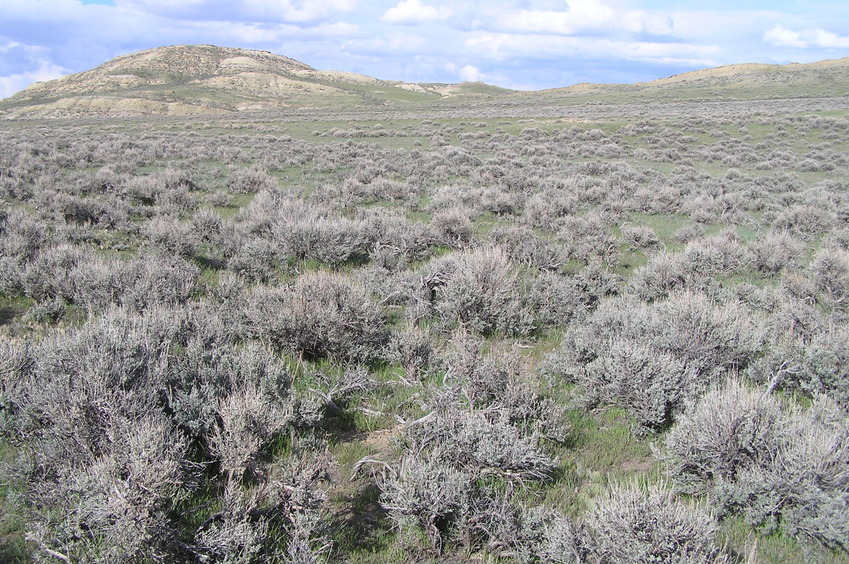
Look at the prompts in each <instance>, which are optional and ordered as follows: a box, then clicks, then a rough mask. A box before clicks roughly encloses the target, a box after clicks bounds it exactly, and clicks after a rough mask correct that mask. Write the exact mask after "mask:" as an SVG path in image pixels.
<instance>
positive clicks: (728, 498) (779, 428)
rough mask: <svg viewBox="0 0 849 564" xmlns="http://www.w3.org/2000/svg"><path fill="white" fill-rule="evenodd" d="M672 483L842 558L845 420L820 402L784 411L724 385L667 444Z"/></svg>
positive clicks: (848, 452) (845, 539)
mask: <svg viewBox="0 0 849 564" xmlns="http://www.w3.org/2000/svg"><path fill="white" fill-rule="evenodd" d="M665 442H666V450H665V454H664V456H665V458H666V460H667V462H668V464H669V471H670V474H671V476H672V477H673V479H675V481H676V482H677V483H678V484H680V485H681V486H682V487H684V488H686V489H688V490H690V491H708V492H709V493H710V496H709V499H710V501H711V502H712V503H713V504H715V505H716V506H717V507H718V508H719V509H720V510H721V511H723V512H725V513H741V514H742V515H743V516H744V517H745V518H746V520H747V521H749V522H750V523H752V524H754V525H757V526H760V527H764V528H766V529H775V528H778V527H780V528H781V529H782V530H783V531H784V532H785V533H787V534H789V535H792V536H796V537H798V538H800V539H801V540H803V541H805V542H809V543H812V544H817V545H823V546H826V547H829V548H835V549H839V550H842V551H844V552H846V551H847V550H849V529H847V527H846V520H845V518H844V517H845V515H846V511H847V509H849V481H847V476H846V472H845V467H846V464H847V463H849V458H847V457H849V448H847V447H849V418H847V416H846V413H845V412H843V411H841V410H840V409H839V408H838V407H837V405H835V404H834V402H833V401H831V400H830V399H828V398H826V397H823V396H819V397H817V398H816V399H815V400H814V403H813V405H812V406H811V407H810V408H808V409H801V408H798V407H788V406H785V405H783V404H782V403H781V402H780V401H779V400H777V399H776V398H774V397H773V396H769V395H766V394H765V393H764V392H763V391H760V390H759V391H754V390H750V389H748V388H746V387H745V386H744V385H743V384H742V383H740V382H739V381H736V380H730V381H729V382H728V383H727V384H726V385H725V386H724V387H719V388H716V389H714V390H712V391H711V392H709V393H708V394H706V395H705V396H704V397H703V398H701V399H700V400H699V401H698V402H697V403H694V404H693V405H691V406H690V408H689V409H688V411H687V412H686V414H685V415H684V416H683V417H682V418H681V420H680V421H679V422H678V423H677V424H676V425H675V426H674V427H673V428H672V429H671V431H670V433H669V434H668V435H667V437H666V440H665Z"/></svg>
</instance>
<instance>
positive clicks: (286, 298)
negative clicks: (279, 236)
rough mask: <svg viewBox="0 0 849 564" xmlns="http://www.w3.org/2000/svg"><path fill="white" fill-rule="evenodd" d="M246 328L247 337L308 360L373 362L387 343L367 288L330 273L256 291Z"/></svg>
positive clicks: (248, 308) (314, 273)
mask: <svg viewBox="0 0 849 564" xmlns="http://www.w3.org/2000/svg"><path fill="white" fill-rule="evenodd" d="M244 325H245V326H244V329H245V331H246V333H247V334H248V335H249V336H252V337H256V338H259V339H261V340H264V341H267V342H269V343H271V344H272V345H273V346H275V347H277V348H279V349H283V350H288V351H290V352H293V353H295V354H303V355H305V356H306V357H308V358H325V357H329V358H333V359H341V360H357V361H373V360H377V359H378V358H379V357H380V354H381V352H382V350H383V347H384V345H385V344H386V340H387V333H386V329H385V327H384V323H383V317H382V315H381V312H380V309H379V308H378V307H377V305H376V304H374V303H373V302H372V301H371V298H370V297H369V294H368V292H367V291H366V289H365V288H363V287H362V286H360V285H358V284H357V283H355V282H354V281H353V279H351V278H350V277H348V276H345V275H343V274H339V273H332V272H322V271H311V272H307V273H305V274H303V275H301V276H300V277H298V279H297V280H295V282H294V283H293V284H292V285H291V286H288V287H284V288H262V287H261V288H257V289H256V290H255V291H254V292H253V294H252V295H251V296H250V297H249V298H248V304H247V306H246V310H245V320H244Z"/></svg>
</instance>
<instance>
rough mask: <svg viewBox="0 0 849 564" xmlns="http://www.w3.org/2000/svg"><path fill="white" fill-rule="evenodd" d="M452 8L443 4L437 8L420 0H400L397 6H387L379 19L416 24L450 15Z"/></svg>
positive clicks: (446, 17)
mask: <svg viewBox="0 0 849 564" xmlns="http://www.w3.org/2000/svg"><path fill="white" fill-rule="evenodd" d="M451 14H452V10H451V8H447V7H445V6H440V7H438V8H436V7H434V6H428V5H427V4H423V3H422V2H421V0H401V2H399V3H398V5H397V6H395V7H393V8H389V9H388V10H387V11H386V13H385V14H383V16H381V18H380V19H381V20H382V21H384V22H388V23H396V24H416V23H424V22H429V21H435V20H445V19H448V18H450V17H451Z"/></svg>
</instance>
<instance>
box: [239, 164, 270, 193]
mask: <svg viewBox="0 0 849 564" xmlns="http://www.w3.org/2000/svg"><path fill="white" fill-rule="evenodd" d="M276 186H277V183H276V182H275V180H274V179H273V178H271V176H269V175H268V173H267V172H266V171H265V170H263V169H261V168H259V167H258V166H251V167H248V168H237V169H236V170H233V171H231V172H230V175H229V176H228V177H227V189H228V190H230V191H231V192H233V193H235V194H253V193H256V192H259V191H261V190H271V189H274V188H275V187H276Z"/></svg>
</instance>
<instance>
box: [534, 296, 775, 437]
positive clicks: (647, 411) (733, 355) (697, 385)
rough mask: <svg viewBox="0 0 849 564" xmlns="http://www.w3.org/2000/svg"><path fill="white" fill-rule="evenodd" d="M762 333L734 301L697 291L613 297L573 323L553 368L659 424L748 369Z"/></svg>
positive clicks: (595, 395)
mask: <svg viewBox="0 0 849 564" xmlns="http://www.w3.org/2000/svg"><path fill="white" fill-rule="evenodd" d="M762 339H763V337H762V332H761V331H760V330H759V329H758V327H757V326H756V325H755V323H754V320H753V319H752V317H751V314H750V313H749V312H748V311H747V310H746V309H745V308H744V307H743V306H741V305H740V304H737V303H735V302H732V303H728V304H722V305H719V304H714V303H712V302H711V301H710V300H709V299H708V298H707V297H706V296H704V295H702V294H693V293H681V294H673V295H672V296H670V297H669V298H668V299H667V300H664V301H659V302H655V303H654V304H650V305H649V304H642V303H640V302H634V301H630V300H625V299H612V300H606V301H604V302H602V304H601V305H600V306H599V308H598V309H597V310H595V311H594V312H593V313H591V314H590V315H589V316H587V317H586V319H583V320H581V321H580V323H576V324H574V325H573V326H572V327H571V328H570V330H569V331H568V332H567V333H566V335H565V336H564V339H563V343H562V345H561V348H560V351H559V352H557V353H555V355H554V356H553V357H552V358H551V369H552V370H553V371H554V373H556V374H559V375H560V376H561V377H565V378H566V379H568V380H571V381H575V382H576V383H578V384H579V385H581V387H582V389H584V390H586V391H587V397H588V398H589V399H590V401H604V402H612V403H618V404H620V405H623V406H625V407H626V408H627V409H628V410H629V411H630V412H631V413H633V414H634V415H635V416H636V417H637V419H638V422H640V424H641V425H643V426H645V427H648V428H655V427H662V426H663V425H666V424H668V423H669V422H670V420H671V417H672V416H674V414H675V412H676V411H678V410H679V409H680V408H681V407H683V402H684V401H685V400H687V399H693V398H695V397H696V396H697V395H698V394H699V393H700V392H701V391H702V390H704V389H706V388H707V387H708V386H709V385H710V383H711V382H713V381H715V380H716V379H717V378H718V377H719V376H720V375H721V374H724V373H727V372H733V371H735V370H739V369H741V368H745V367H746V366H747V365H748V363H749V362H751V361H752V360H753V359H754V357H755V355H756V354H757V353H758V351H759V350H760V348H761V346H762Z"/></svg>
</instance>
